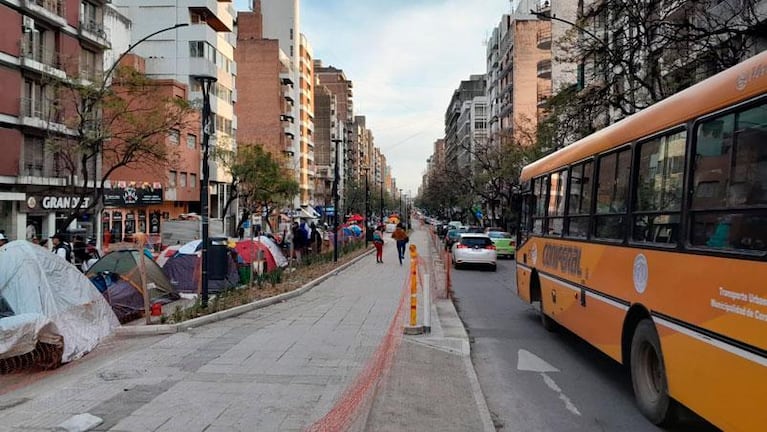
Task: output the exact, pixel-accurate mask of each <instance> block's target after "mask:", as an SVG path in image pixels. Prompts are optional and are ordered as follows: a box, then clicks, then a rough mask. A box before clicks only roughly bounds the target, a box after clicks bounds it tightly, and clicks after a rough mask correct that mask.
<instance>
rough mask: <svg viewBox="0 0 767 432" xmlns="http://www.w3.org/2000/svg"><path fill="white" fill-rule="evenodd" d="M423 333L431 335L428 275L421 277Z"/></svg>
mask: <svg viewBox="0 0 767 432" xmlns="http://www.w3.org/2000/svg"><path fill="white" fill-rule="evenodd" d="M422 288H423V332H424V333H426V334H429V333H431V291H430V290H429V274H428V273H425V274H424V275H423V287H422Z"/></svg>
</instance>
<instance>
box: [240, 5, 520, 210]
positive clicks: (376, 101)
mask: <svg viewBox="0 0 767 432" xmlns="http://www.w3.org/2000/svg"><path fill="white" fill-rule="evenodd" d="M235 7H236V8H237V9H239V10H245V9H247V7H248V2H247V1H246V0H237V1H235ZM510 10H511V2H510V1H509V0H301V32H302V33H303V34H304V35H306V37H307V39H308V40H309V44H310V45H311V47H312V49H313V53H314V59H316V60H322V63H323V65H326V66H334V67H336V68H339V69H343V71H344V73H345V74H346V77H347V78H348V79H350V80H351V81H352V82H353V85H354V90H353V91H354V96H353V100H354V114H355V115H364V116H365V117H366V122H367V127H368V129H370V130H371V131H372V133H373V137H374V139H375V145H376V146H377V147H379V148H380V149H381V151H382V152H383V154H384V155H386V158H387V163H388V165H389V166H390V167H391V169H392V175H393V176H394V177H395V178H396V180H397V185H398V186H397V187H398V188H401V189H402V190H403V192H404V193H405V194H408V193H412V194H413V195H414V194H416V192H417V189H418V187H419V185H420V184H421V180H422V176H423V173H424V172H425V170H426V159H427V158H429V156H431V154H432V153H433V151H434V141H436V140H437V139H439V138H442V137H443V136H444V130H445V127H444V116H445V110H446V109H447V105H448V103H449V102H450V98H451V97H452V95H453V91H454V90H455V89H456V88H457V87H458V85H459V84H460V81H461V80H466V79H468V78H469V75H472V74H483V73H485V72H486V71H487V65H486V62H485V55H486V47H485V41H486V40H487V38H488V37H489V35H490V33H491V32H492V30H493V28H494V27H495V26H497V25H498V23H499V22H500V20H501V16H502V15H503V14H504V13H509V12H510Z"/></svg>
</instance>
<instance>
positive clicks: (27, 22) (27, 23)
mask: <svg viewBox="0 0 767 432" xmlns="http://www.w3.org/2000/svg"><path fill="white" fill-rule="evenodd" d="M21 26H22V27H23V28H24V30H25V31H32V30H34V29H35V20H34V19H32V17H28V16H25V17H23V19H22V21H21Z"/></svg>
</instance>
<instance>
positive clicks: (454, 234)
mask: <svg viewBox="0 0 767 432" xmlns="http://www.w3.org/2000/svg"><path fill="white" fill-rule="evenodd" d="M459 238H461V232H460V231H459V230H457V229H450V230H448V231H447V234H445V250H450V248H452V247H453V244H454V243H455V242H457V241H458V239H459Z"/></svg>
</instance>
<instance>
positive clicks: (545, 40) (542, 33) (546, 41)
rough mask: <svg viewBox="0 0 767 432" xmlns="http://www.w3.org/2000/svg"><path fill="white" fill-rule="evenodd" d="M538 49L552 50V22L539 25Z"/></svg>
mask: <svg viewBox="0 0 767 432" xmlns="http://www.w3.org/2000/svg"><path fill="white" fill-rule="evenodd" d="M536 40H537V42H538V49H542V50H550V49H551V22H540V23H539V24H538V35H537V38H536Z"/></svg>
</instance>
